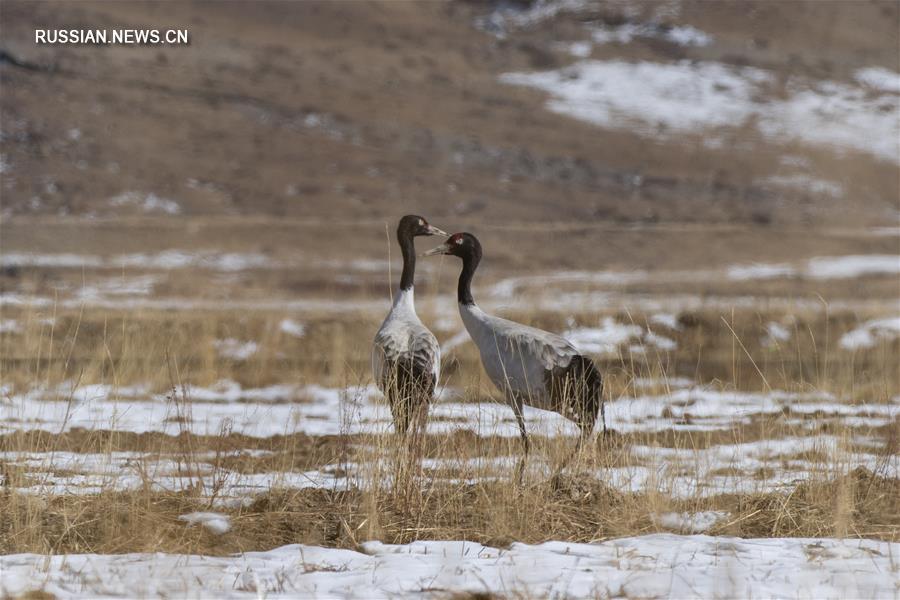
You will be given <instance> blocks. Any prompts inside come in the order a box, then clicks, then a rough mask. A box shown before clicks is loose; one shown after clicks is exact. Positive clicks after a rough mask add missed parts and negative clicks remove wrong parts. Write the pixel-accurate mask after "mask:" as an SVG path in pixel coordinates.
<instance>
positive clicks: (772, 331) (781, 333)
mask: <svg viewBox="0 0 900 600" xmlns="http://www.w3.org/2000/svg"><path fill="white" fill-rule="evenodd" d="M789 339H791V330H790V329H788V328H787V327H785V326H784V325H782V324H781V323H777V322H775V321H769V322H768V323H766V335H765V336H764V337H763V340H762V344H763V346H777V345H778V343H779V342H786V341H788V340H789Z"/></svg>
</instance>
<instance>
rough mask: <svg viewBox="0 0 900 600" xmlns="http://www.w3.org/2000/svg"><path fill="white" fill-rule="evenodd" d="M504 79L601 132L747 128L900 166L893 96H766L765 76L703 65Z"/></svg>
mask: <svg viewBox="0 0 900 600" xmlns="http://www.w3.org/2000/svg"><path fill="white" fill-rule="evenodd" d="M500 80H501V81H502V82H504V83H508V84H512V85H523V86H529V87H534V88H537V89H541V90H544V91H546V92H548V93H550V94H551V96H552V97H551V99H550V100H549V101H548V103H547V108H548V109H549V110H551V111H553V112H557V113H560V114H563V115H567V116H570V117H573V118H575V119H579V120H582V121H586V122H589V123H592V124H595V125H599V126H602V127H606V128H615V129H628V130H632V131H635V132H637V133H638V134H640V135H643V136H647V137H654V138H659V137H666V136H669V135H677V134H679V133H688V132H701V131H706V130H710V129H715V128H722V127H729V128H731V127H738V126H741V125H743V124H745V123H751V122H752V123H753V124H754V125H755V127H756V128H757V130H758V131H759V133H760V134H761V136H762V137H763V138H765V139H768V140H773V141H776V142H779V143H790V142H793V141H800V142H803V143H806V144H812V145H824V146H829V147H832V148H835V149H838V150H853V151H857V152H865V153H869V154H872V155H874V156H876V157H878V158H880V159H883V160H886V161H890V162H892V163H897V162H900V141H898V140H900V119H898V115H900V106H898V102H897V99H896V97H895V96H892V95H890V96H878V97H874V98H873V97H871V91H870V90H866V89H863V88H861V87H858V86H850V85H845V84H841V83H836V82H828V81H826V82H818V83H816V82H809V81H799V80H797V81H791V82H789V84H788V95H787V98H786V99H772V100H762V98H764V97H767V96H770V94H767V93H766V91H765V88H766V86H770V85H772V84H773V83H774V82H775V78H774V77H773V75H772V74H771V73H769V72H768V71H764V70H761V69H756V68H752V67H734V66H730V65H725V64H722V63H716V62H708V61H687V60H684V61H680V62H676V63H656V62H648V61H640V62H633V63H632V62H625V61H621V60H610V61H597V60H583V61H580V62H577V63H576V64H574V65H571V66H569V67H565V68H563V69H560V70H555V71H544V72H536V73H507V74H504V75H501V77H500Z"/></svg>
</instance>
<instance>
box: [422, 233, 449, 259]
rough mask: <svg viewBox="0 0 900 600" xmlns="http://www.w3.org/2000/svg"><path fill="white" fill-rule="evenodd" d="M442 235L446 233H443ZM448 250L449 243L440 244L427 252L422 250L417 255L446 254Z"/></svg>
mask: <svg viewBox="0 0 900 600" xmlns="http://www.w3.org/2000/svg"><path fill="white" fill-rule="evenodd" d="M444 235H447V234H446V233H445V234H444ZM448 250H450V245H449V244H441V245H440V246H438V247H437V248H432V249H431V250H429V251H428V252H423V253H422V254H420V255H419V256H434V255H436V254H446V253H447V251H448Z"/></svg>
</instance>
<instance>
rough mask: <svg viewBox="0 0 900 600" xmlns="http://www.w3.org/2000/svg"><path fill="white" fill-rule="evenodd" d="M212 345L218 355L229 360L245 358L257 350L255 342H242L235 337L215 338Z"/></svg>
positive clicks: (257, 346)
mask: <svg viewBox="0 0 900 600" xmlns="http://www.w3.org/2000/svg"><path fill="white" fill-rule="evenodd" d="M213 345H214V346H215V347H216V351H217V352H218V353H219V356H221V357H222V358H228V359H231V360H247V359H248V358H250V357H251V356H253V355H254V354H256V352H257V350H259V344H257V343H256V342H242V341H241V340H238V339H235V338H226V339H224V340H216V341H215V342H213Z"/></svg>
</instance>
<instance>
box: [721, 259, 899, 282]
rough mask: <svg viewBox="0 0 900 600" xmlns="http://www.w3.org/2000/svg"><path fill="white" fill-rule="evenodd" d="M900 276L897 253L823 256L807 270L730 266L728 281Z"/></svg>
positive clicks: (788, 266)
mask: <svg viewBox="0 0 900 600" xmlns="http://www.w3.org/2000/svg"><path fill="white" fill-rule="evenodd" d="M897 273H900V256H897V255H893V254H861V255H857V256H820V257H816V258H812V259H810V260H809V261H808V262H807V263H806V267H805V268H797V267H794V266H792V265H788V264H784V263H782V264H766V263H754V264H750V265H736V266H733V267H729V269H728V271H727V275H728V278H729V279H731V280H735V281H740V280H749V279H777V278H781V277H799V276H803V277H809V278H811V279H851V278H855V277H864V276H867V275H894V274H897Z"/></svg>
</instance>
